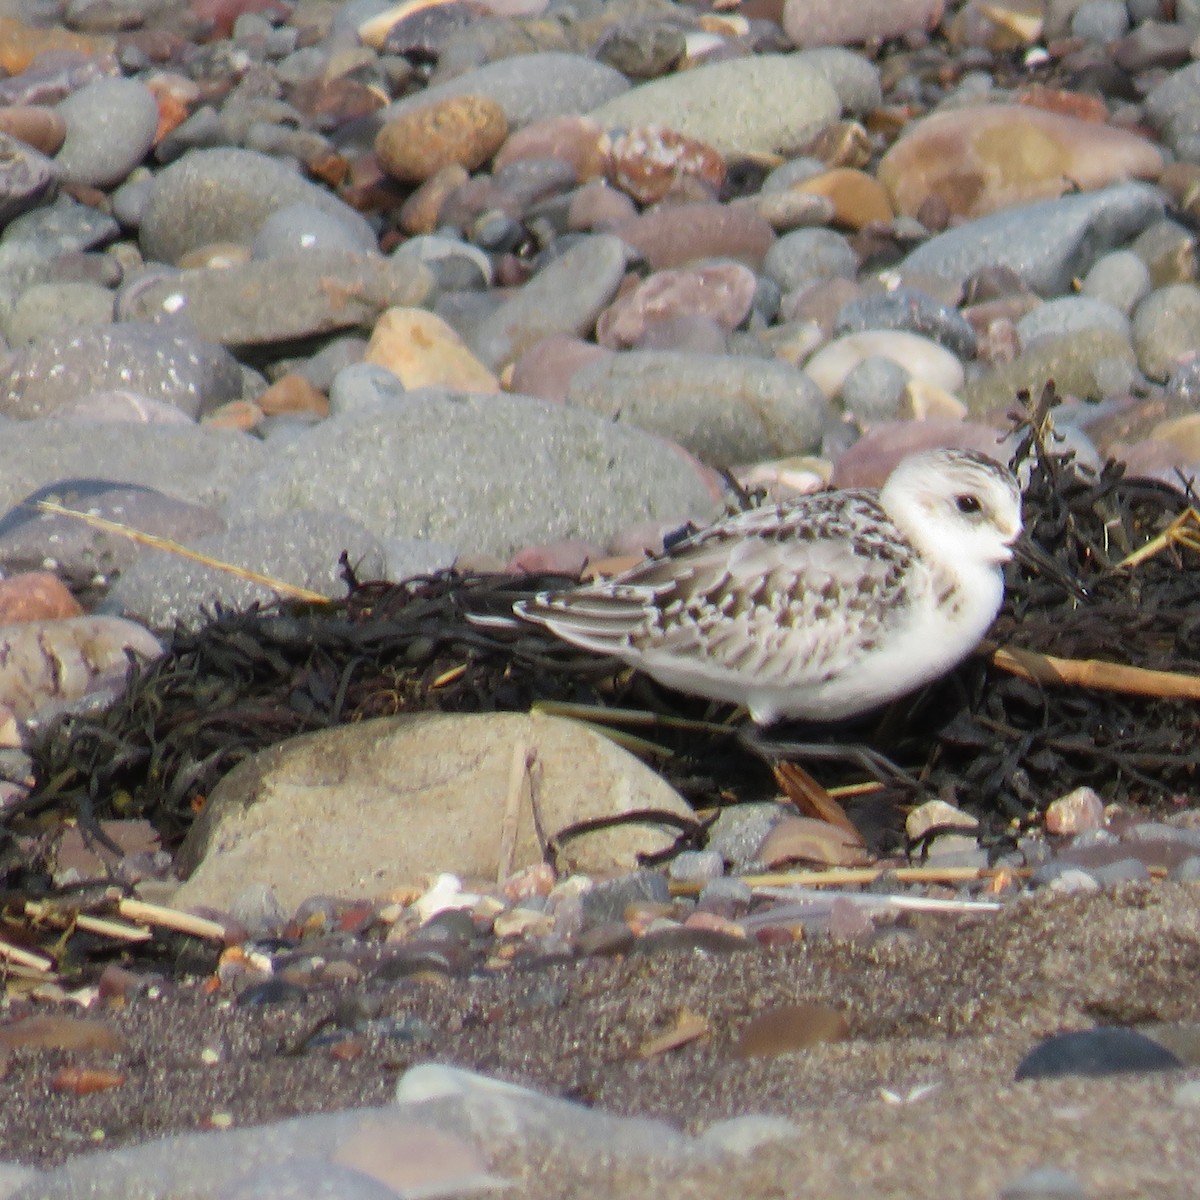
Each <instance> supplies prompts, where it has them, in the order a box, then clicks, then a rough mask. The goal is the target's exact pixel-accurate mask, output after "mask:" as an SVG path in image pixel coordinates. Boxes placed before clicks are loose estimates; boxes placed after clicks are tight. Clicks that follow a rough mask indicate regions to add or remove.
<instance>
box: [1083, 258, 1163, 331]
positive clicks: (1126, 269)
mask: <svg viewBox="0 0 1200 1200" xmlns="http://www.w3.org/2000/svg"><path fill="white" fill-rule="evenodd" d="M1150 286H1151V285H1150V268H1149V267H1147V266H1146V264H1145V262H1143V261H1142V259H1141V258H1140V257H1139V256H1138V255H1136V254H1135V253H1134V252H1133V251H1132V250H1114V251H1113V252H1112V253H1111V254H1106V255H1104V257H1103V258H1100V259H1097V260H1096V263H1095V265H1094V266H1093V267H1092V269H1091V270H1090V271H1089V272H1088V273H1087V275H1086V276H1085V277H1084V280H1083V285H1082V287H1081V288H1080V292H1081V294H1082V295H1084V296H1091V297H1092V298H1093V299H1095V300H1103V301H1105V302H1106V303H1107V304H1111V305H1112V306H1113V307H1114V308H1116V309H1118V310H1120V311H1121V312H1123V313H1124V314H1125V315H1126V316H1128V315H1129V314H1130V313H1132V312H1133V310H1134V309H1135V308H1136V307H1137V306H1138V304H1139V303H1140V301H1141V300H1142V299H1143V298H1144V297H1145V296H1146V295H1148V294H1149V292H1150Z"/></svg>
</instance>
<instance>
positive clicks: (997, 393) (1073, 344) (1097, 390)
mask: <svg viewBox="0 0 1200 1200" xmlns="http://www.w3.org/2000/svg"><path fill="white" fill-rule="evenodd" d="M1111 360H1116V361H1117V362H1120V363H1126V364H1132V363H1133V362H1134V361H1135V359H1134V353H1133V347H1132V346H1131V345H1130V344H1129V339H1128V338H1127V337H1125V336H1123V335H1122V334H1119V333H1114V332H1113V331H1112V330H1111V329H1094V328H1093V329H1082V330H1079V331H1078V332H1077V333H1069V334H1063V335H1061V336H1059V337H1043V338H1041V339H1039V340H1038V342H1037V344H1036V345H1034V346H1031V347H1030V348H1029V349H1027V350H1024V351H1022V352H1021V354H1020V355H1019V356H1018V357H1017V358H1015V359H1013V360H1012V362H1007V363H1003V364H1001V365H999V366H996V367H994V368H993V369H992V371H991V372H990V373H989V374H987V375H983V376H980V377H979V378H977V379H973V380H971V381H970V382H969V383H967V384H966V386H965V387H963V389H962V390H961V391H960V392H959V393H958V394H959V398H960V399H961V400H963V402H964V403H965V404H966V405H967V407H968V408H969V409H970V411H971V412H972V413H988V412H997V413H998V412H1003V411H1007V409H1009V408H1011V407H1012V402H1013V397H1014V396H1015V395H1017V393H1018V392H1021V391H1025V390H1028V392H1029V394H1030V395H1031V396H1040V395H1041V394H1042V389H1043V388H1044V387H1045V386H1046V384H1047V383H1049V382H1050V381H1051V380H1053V381H1054V383H1055V385H1056V386H1057V388H1058V391H1059V394H1060V395H1070V396H1076V397H1078V398H1079V399H1081V400H1100V399H1103V398H1104V397H1105V396H1107V395H1109V394H1110V393H1109V392H1108V390H1107V389H1106V387H1105V386H1104V380H1105V379H1106V378H1109V377H1110V376H1109V374H1108V371H1107V368H1106V367H1105V366H1104V364H1106V363H1108V362H1110V361H1111ZM1111 377H1112V378H1116V376H1111Z"/></svg>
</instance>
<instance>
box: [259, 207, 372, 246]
mask: <svg viewBox="0 0 1200 1200" xmlns="http://www.w3.org/2000/svg"><path fill="white" fill-rule="evenodd" d="M378 249H379V246H378V244H377V243H376V240H375V236H374V234H373V233H372V232H371V230H369V229H366V230H364V229H363V228H362V226H361V225H359V224H358V222H357V221H354V222H351V221H346V220H344V219H343V218H342V217H341V216H336V217H335V216H333V215H332V214H330V213H329V212H327V211H325V210H324V209H320V208H317V206H316V205H315V204H309V203H302V204H289V205H288V206H287V207H286V208H281V209H279V210H278V211H277V212H273V213H271V215H270V216H269V217H267V219H266V220H265V221H264V222H263V223H262V225H260V226H259V229H258V233H256V234H255V235H254V241H253V243H252V244H251V247H250V250H251V255H252V256H253V257H254V258H281V257H287V256H288V255H289V254H297V253H300V252H306V253H307V252H311V251H314V250H348V251H353V252H356V253H359V254H372V253H374V252H375V251H376V250H378Z"/></svg>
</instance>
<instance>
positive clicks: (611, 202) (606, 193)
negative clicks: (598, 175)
mask: <svg viewBox="0 0 1200 1200" xmlns="http://www.w3.org/2000/svg"><path fill="white" fill-rule="evenodd" d="M636 216H637V208H636V206H635V205H634V203H633V201H632V200H631V199H630V198H629V197H628V196H627V195H625V193H624V192H619V191H617V189H616V188H615V187H610V186H609V185H608V184H607V183H605V182H604V181H603V180H600V179H597V180H594V181H593V182H592V183H589V184H588V185H587V186H586V187H581V188H580V189H579V190H578V191H577V192H576V193H575V194H574V195H573V196H572V197H571V204H570V207H569V208H568V209H567V226H568V227H569V228H570V229H573V230H577V231H582V230H588V229H592V230H597V229H611V228H613V226H615V225H617V224H619V223H620V222H621V221H628V220H631V219H632V218H634V217H636Z"/></svg>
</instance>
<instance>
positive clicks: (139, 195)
mask: <svg viewBox="0 0 1200 1200" xmlns="http://www.w3.org/2000/svg"><path fill="white" fill-rule="evenodd" d="M153 190H154V176H153V175H151V174H150V173H149V172H142V171H135V172H134V173H133V175H131V176H130V177H129V178H128V179H126V180H125V182H124V183H123V184H121V186H120V187H119V188H117V189H116V191H114V192H112V193H111V195H110V196H109V199H110V200H111V201H112V211H113V216H114V217H116V218H117V220H118V221H120V223H121V225H122V226H124V228H126V229H137V227H138V226H139V225H141V223H142V218H143V217H145V215H146V206H147V205H148V204H149V203H150V193H151V192H152V191H153Z"/></svg>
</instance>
